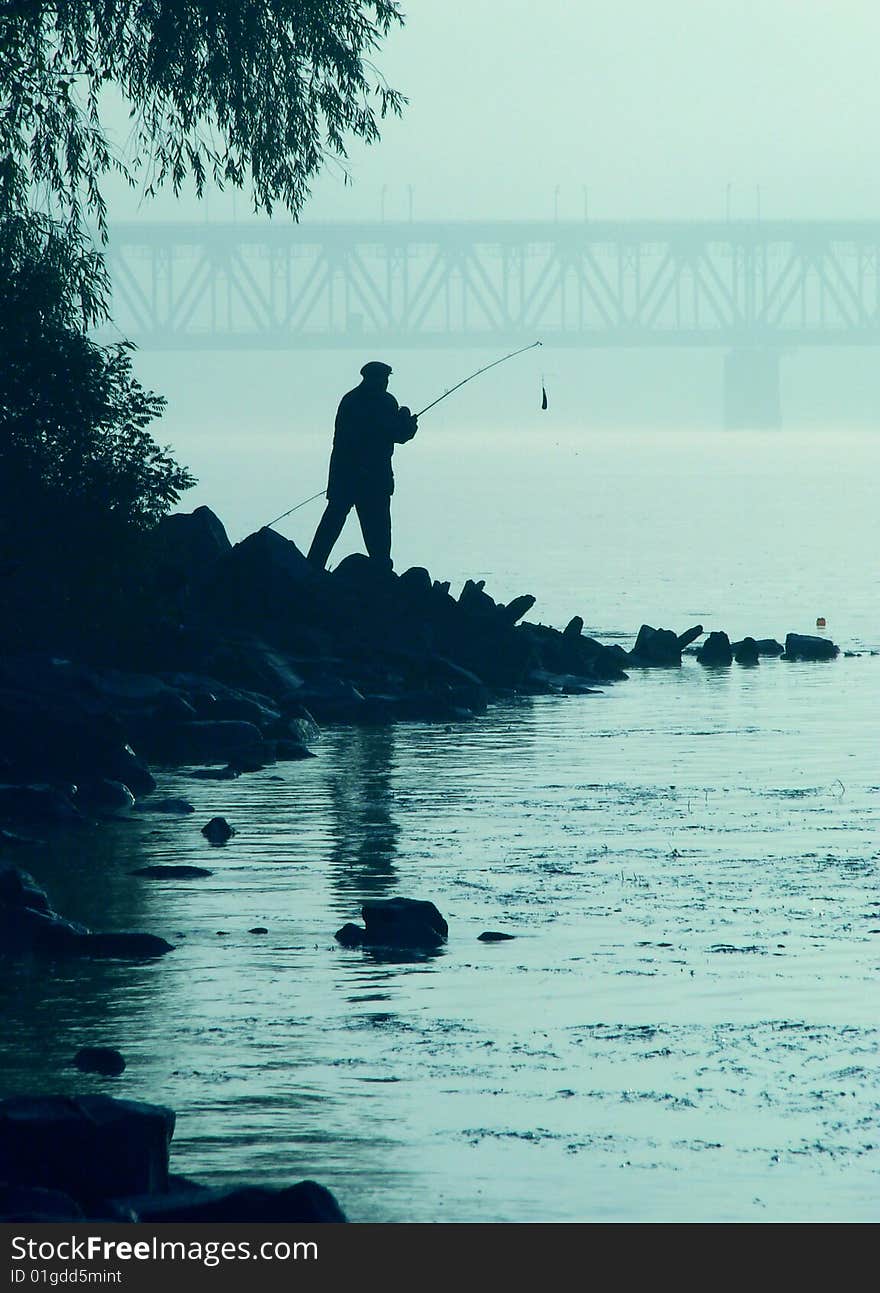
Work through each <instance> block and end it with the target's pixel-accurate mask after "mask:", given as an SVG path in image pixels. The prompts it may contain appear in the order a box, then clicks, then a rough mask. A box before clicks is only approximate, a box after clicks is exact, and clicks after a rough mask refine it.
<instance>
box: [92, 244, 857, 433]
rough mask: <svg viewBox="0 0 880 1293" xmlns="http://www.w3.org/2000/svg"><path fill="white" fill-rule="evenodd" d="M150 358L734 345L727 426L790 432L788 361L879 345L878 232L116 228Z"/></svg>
mask: <svg viewBox="0 0 880 1293" xmlns="http://www.w3.org/2000/svg"><path fill="white" fill-rule="evenodd" d="M109 263H110V271H111V277H112V282H113V291H114V301H113V309H114V318H115V322H116V324H117V326H118V327H119V328H120V329H121V331H122V332H123V333H124V334H125V335H126V336H128V337H130V338H131V339H132V340H133V341H135V342H137V343H138V344H139V345H140V346H142V347H144V348H145V349H166V350H168V349H173V350H181V349H204V350H217V349H235V350H242V349H261V350H270V349H288V348H289V349H306V348H313V349H329V348H339V347H346V348H354V349H357V350H360V351H363V350H364V349H365V348H369V349H370V350H372V349H373V348H374V345H377V346H378V345H382V346H387V347H389V348H391V347H393V348H399V347H423V348H426V349H432V348H437V347H458V348H464V347H487V346H492V347H499V346H502V345H506V344H510V345H511V346H512V345H514V344H525V343H527V342H528V341H531V340H534V339H536V338H540V339H541V340H543V341H544V343H545V344H546V345H550V346H569V347H632V348H635V347H658V346H660V347H684V346H693V347H696V346H699V347H721V348H723V349H724V350H725V351H726V355H725V360H724V416H725V421H726V423H727V424H728V425H729V426H775V425H778V424H779V423H780V421H781V413H780V399H779V357H780V355H781V354H782V353H783V351H785V350H787V349H792V348H794V347H801V346H865V345H870V346H874V345H877V344H878V343H880V221H795V220H784V221H757V220H755V221H745V220H742V221H740V220H734V221H723V222H721V221H718V222H709V221H706V222H700V221H692V222H682V221H657V220H643V221H592V220H591V221H581V222H577V223H576V222H567V221H553V222H545V223H540V222H528V223H527V222H521V221H508V222H505V221H496V222H491V223H482V222H476V221H475V222H472V223H430V222H408V223H394V224H391V223H384V222H383V223H375V224H343V223H326V224H293V223H290V224H282V223H279V222H270V221H268V220H266V221H264V222H262V223H258V222H252V223H233V224H210V223H207V222H206V223H203V224H195V223H194V224H165V223H161V222H158V221H156V222H154V223H150V224H146V223H144V224H117V225H115V226H114V227H113V229H112V231H111V241H110V248H109Z"/></svg>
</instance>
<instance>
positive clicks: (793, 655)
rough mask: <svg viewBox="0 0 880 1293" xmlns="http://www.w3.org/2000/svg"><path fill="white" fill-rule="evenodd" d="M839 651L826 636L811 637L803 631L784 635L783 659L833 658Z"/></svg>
mask: <svg viewBox="0 0 880 1293" xmlns="http://www.w3.org/2000/svg"><path fill="white" fill-rule="evenodd" d="M839 653H840V647H838V646H835V644H834V643H833V642H830V641H829V640H828V638H819V637H811V636H810V635H809V634H805V633H787V634H786V635H785V655H784V657H783V659H785V660H834V659H835V657H836V656H837V655H839Z"/></svg>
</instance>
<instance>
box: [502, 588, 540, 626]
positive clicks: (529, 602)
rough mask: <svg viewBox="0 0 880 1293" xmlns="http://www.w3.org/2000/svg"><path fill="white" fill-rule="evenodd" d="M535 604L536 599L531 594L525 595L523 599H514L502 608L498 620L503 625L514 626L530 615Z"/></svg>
mask: <svg viewBox="0 0 880 1293" xmlns="http://www.w3.org/2000/svg"><path fill="white" fill-rule="evenodd" d="M534 604H535V598H534V597H533V596H532V595H531V593H523V594H522V596H521V597H514V599H513V601H512V602H508V603H507V605H506V606H502V607H500V608H499V617H498V618H499V619H500V620H501V621H502V623H504V624H510V625H511V626H513V625H514V624H516V622H517V620H521V619H522V617H523V616H524V615H528V613H529V611H530V610H531V609H532V607H533V606H534Z"/></svg>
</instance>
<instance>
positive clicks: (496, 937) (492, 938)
mask: <svg viewBox="0 0 880 1293" xmlns="http://www.w3.org/2000/svg"><path fill="white" fill-rule="evenodd" d="M512 938H516V935H515V934H501V933H499V932H498V930H497V929H487V930H486V931H485V933H483V934H480V935H479V939H480V942H481V943H507V942H509V941H510V940H511V939H512Z"/></svg>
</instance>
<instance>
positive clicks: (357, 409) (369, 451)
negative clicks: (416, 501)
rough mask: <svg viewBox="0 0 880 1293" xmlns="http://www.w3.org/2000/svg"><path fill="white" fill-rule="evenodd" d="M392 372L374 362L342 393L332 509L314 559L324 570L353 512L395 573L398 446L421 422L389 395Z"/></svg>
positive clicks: (372, 548)
mask: <svg viewBox="0 0 880 1293" xmlns="http://www.w3.org/2000/svg"><path fill="white" fill-rule="evenodd" d="M390 375H391V369H390V368H389V367H388V365H387V364H380V363H376V362H371V363H369V364H364V366H363V368H362V369H361V376H362V378H363V381H362V382H361V384H360V386H356V387H355V388H354V390H352V391H349V392H348V394H347V395H343V397H342V400H341V402H340V404H339V409H338V411H337V414H336V430H335V434H334V437H333V453H332V454H331V457H330V478H329V480H328V482H327V506H326V508H325V509H324V515H323V516H322V517H321V520H320V521H319V523H318V528H317V530H316V531H315V537H314V539H313V540H312V546H311V548H310V549H309V561H311V562H312V563H313V564H314V565H316V566H319V567H320V568H321V569H322V570H323V569H324V567H325V566H326V564H327V558H328V557H329V556H330V553H331V551H332V549H333V545H334V543H335V542H336V540H337V539H338V538H339V536H340V534H341V533H342V527H343V526H344V525H345V521H346V517H347V516H348V514H349V512H350V511H351V509H352V508H355V510H356V511H357V514H358V520H359V521H360V523H361V532H362V533H363V536H364V543H365V544H366V547H367V552H368V553H369V554H370V556H371V557H372V558H373V560H374V561H376V562H377V563H379V564H380V565H382V566H383V567H385V568H387V569H389V570H390V569H391V495H392V494H393V493H394V474H393V472H392V470H391V455H392V454H393V453H394V446H395V444H405V443H406V442H407V441H408V440H412V438H413V436H414V435H415V433H416V430H417V426H418V423H417V421H416V419H415V417H414V416H413V415H412V413H410V411H409V409H408V408H406V407H404V408H399V407H398V404H397V400H396V399H395V398H394V396H393V395H391V394H389V391H388V378H389V377H390Z"/></svg>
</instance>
